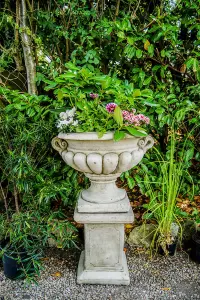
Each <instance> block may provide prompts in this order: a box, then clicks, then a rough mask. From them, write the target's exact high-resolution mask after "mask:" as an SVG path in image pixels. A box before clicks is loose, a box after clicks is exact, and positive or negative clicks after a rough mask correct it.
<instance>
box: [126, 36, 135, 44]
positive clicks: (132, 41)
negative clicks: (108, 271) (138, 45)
mask: <svg viewBox="0 0 200 300" xmlns="http://www.w3.org/2000/svg"><path fill="white" fill-rule="evenodd" d="M127 42H128V43H129V45H133V44H134V38H133V37H127Z"/></svg>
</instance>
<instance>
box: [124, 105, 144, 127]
mask: <svg viewBox="0 0 200 300" xmlns="http://www.w3.org/2000/svg"><path fill="white" fill-rule="evenodd" d="M132 111H133V112H129V111H127V110H123V111H122V115H123V119H124V120H125V121H128V123H129V124H134V125H135V126H140V125H142V124H149V123H150V119H149V118H148V117H145V116H144V115H142V114H139V115H135V114H134V113H135V109H133V110H132ZM126 124H127V123H126Z"/></svg>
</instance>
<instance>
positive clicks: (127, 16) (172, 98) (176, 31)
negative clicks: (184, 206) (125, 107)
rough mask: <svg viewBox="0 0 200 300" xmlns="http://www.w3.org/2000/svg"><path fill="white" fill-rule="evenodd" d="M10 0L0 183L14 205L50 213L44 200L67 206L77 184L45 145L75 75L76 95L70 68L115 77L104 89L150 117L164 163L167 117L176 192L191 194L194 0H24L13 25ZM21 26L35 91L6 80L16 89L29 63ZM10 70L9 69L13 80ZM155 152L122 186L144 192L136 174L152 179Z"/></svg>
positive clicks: (195, 120) (198, 35)
mask: <svg viewBox="0 0 200 300" xmlns="http://www.w3.org/2000/svg"><path fill="white" fill-rule="evenodd" d="M16 3H19V1H13V0H7V1H2V3H1V4H0V18H1V20H2V21H1V23H0V39H1V40H2V45H1V47H0V65H1V71H2V75H1V76H0V77H1V80H2V82H3V84H2V88H1V89H0V107H1V115H0V122H1V127H0V149H1V156H0V182H1V190H2V191H3V194H4V195H6V199H7V200H8V202H9V201H14V199H15V200H16V199H18V200H19V204H20V205H21V207H24V209H26V207H29V209H30V207H32V205H33V203H37V205H39V206H41V205H43V204H44V203H46V204H45V205H46V206H45V207H46V208H45V209H46V210H47V211H48V213H50V208H51V206H50V203H53V202H55V201H57V200H58V201H59V200H60V199H62V201H63V203H65V204H66V205H69V204H73V203H74V199H75V198H76V195H77V193H78V192H79V190H80V188H81V185H80V182H82V178H78V175H77V173H76V172H75V171H73V170H72V169H70V168H69V167H68V166H66V165H64V164H63V163H62V162H61V160H60V158H59V157H58V156H57V154H54V152H53V150H52V149H51V145H50V140H51V138H52V137H53V136H55V132H56V129H55V120H56V116H57V115H58V113H59V112H60V111H62V109H63V107H65V108H67V107H68V102H69V100H70V97H72V102H73V101H76V99H75V98H76V96H77V97H79V98H81V96H82V92H83V90H84V89H87V88H88V87H87V86H84V87H81V83H80V81H79V85H78V87H79V88H80V89H77V94H76V95H75V94H73V95H72V93H71V94H70V93H69V90H70V91H72V88H71V87H72V85H75V83H74V82H73V78H72V80H70V76H69V70H70V66H71V67H72V66H75V68H76V67H77V66H78V68H79V67H81V68H84V69H88V70H90V71H91V72H92V73H95V74H98V73H100V72H101V73H104V74H105V75H109V76H111V77H112V78H116V77H118V78H120V80H121V83H120V86H119V87H118V86H117V83H116V82H115V86H112V88H111V90H112V91H111V93H110V96H113V98H116V95H117V97H120V92H121V90H123V93H125V94H126V96H127V97H129V98H133V99H134V103H133V105H134V106H136V107H135V108H136V109H137V110H142V113H144V114H146V115H147V116H148V117H150V119H151V127H150V133H151V134H152V135H153V137H154V138H155V146H156V148H157V150H158V151H160V153H161V154H162V157H163V159H164V161H169V157H170V151H171V149H170V147H171V146H170V143H169V140H170V135H171V126H172V124H174V126H175V131H176V139H177V142H176V147H177V148H176V151H175V159H176V161H177V162H180V161H182V162H183V164H184V168H183V179H184V180H183V183H182V185H181V190H180V194H181V196H182V197H188V196H189V198H190V200H191V201H192V199H193V194H195V195H198V194H199V183H200V178H199V173H200V172H199V171H200V169H199V165H200V164H199V162H200V151H199V150H200V148H199V144H200V143H199V141H200V137H199V122H200V113H199V109H200V105H199V103H200V101H199V100H200V97H199V95H200V66H199V56H200V52H199V45H200V25H199V14H200V6H199V1H198V0H186V1H169V0H164V1H159V0H156V1H153V0H152V1H139V2H138V1H136V0H134V1H120V0H100V1H87V0H72V1H70V2H68V3H67V4H66V1H64V0H58V1H50V2H49V1H46V2H45V1H43V2H42V1H40V0H36V1H33V2H32V3H30V1H27V3H28V4H29V6H28V8H27V18H26V19H27V26H26V28H23V29H22V28H20V24H19V23H20V22H19V18H18V14H17V11H16V8H17V6H16ZM24 32H25V33H27V35H28V37H29V38H30V41H31V42H30V47H31V54H32V58H33V61H34V62H35V67H36V70H37V76H36V84H37V89H38V94H39V96H36V95H28V94H26V93H19V92H17V91H12V90H9V89H8V88H7V87H8V86H9V85H10V86H11V87H12V86H14V84H15V87H16V85H17V86H18V87H19V90H23V89H24V85H25V83H24V82H21V81H20V78H21V77H20V76H21V75H22V74H21V73H20V72H22V71H21V70H22V69H26V72H27V73H29V71H30V68H28V67H27V65H26V66H25V64H24V59H25V56H24V54H23V43H22V34H23V33H24ZM13 69H17V70H18V71H19V73H18V74H19V75H20V76H17V79H15V77H14V76H15V74H14V75H13V73H12V71H13ZM63 73H64V74H65V75H61V77H62V76H68V78H67V79H66V78H65V77H63V80H62V81H61V82H60V83H59V84H58V82H56V81H55V78H61V77H59V76H60V74H63ZM66 74H68V75H66ZM24 76H25V75H24ZM10 78H11V79H10ZM105 78H106V76H105ZM65 79H66V80H65ZM77 80H78V79H77ZM32 84H34V82H32ZM76 84H77V82H76ZM3 86H4V87H3ZM116 86H117V88H116ZM89 88H91V86H90V87H89ZM73 90H74V89H73ZM53 91H54V92H53ZM98 92H100V91H99V90H98ZM69 95H70V96H69ZM79 100H80V99H79ZM124 100H125V99H120V101H121V102H123V101H124ZM183 145H184V156H185V157H182V156H183V152H182V150H181V149H183ZM156 160H157V158H156V155H155V152H154V151H151V152H149V153H147V154H146V156H145V158H144V159H143V161H142V163H141V164H140V165H139V166H137V167H136V168H135V169H133V170H132V171H131V172H126V173H125V174H123V175H122V179H123V180H125V182H127V183H128V185H129V188H130V189H131V190H132V189H133V187H134V186H135V185H139V187H140V189H141V191H142V192H143V193H146V189H145V186H144V184H143V182H142V181H143V179H144V177H145V174H146V173H148V175H149V177H150V180H151V181H153V182H159V180H160V172H159V166H158V165H157V164H156ZM188 174H190V175H191V177H192V180H191V177H190V176H189V175H188ZM13 203H14V202H13ZM52 205H53V204H52ZM33 209H36V208H35V207H34V208H33ZM196 211H197V212H196V214H198V213H199V212H198V210H196Z"/></svg>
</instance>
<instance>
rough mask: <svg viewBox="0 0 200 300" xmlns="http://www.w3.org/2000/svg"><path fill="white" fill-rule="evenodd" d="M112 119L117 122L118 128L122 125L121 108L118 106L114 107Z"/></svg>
mask: <svg viewBox="0 0 200 300" xmlns="http://www.w3.org/2000/svg"><path fill="white" fill-rule="evenodd" d="M113 118H114V119H115V121H116V122H117V124H118V125H119V126H122V124H123V116H122V111H121V108H120V107H119V106H116V107H115V110H114V114H113Z"/></svg>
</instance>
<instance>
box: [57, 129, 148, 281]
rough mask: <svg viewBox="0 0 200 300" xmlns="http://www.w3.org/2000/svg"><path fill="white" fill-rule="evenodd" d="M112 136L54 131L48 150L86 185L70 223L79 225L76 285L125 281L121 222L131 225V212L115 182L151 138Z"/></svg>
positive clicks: (124, 194)
mask: <svg viewBox="0 0 200 300" xmlns="http://www.w3.org/2000/svg"><path fill="white" fill-rule="evenodd" d="M113 135H114V133H113V132H108V133H106V134H105V135H103V137H101V138H98V135H97V133H95V132H91V133H89V132H88V133H87V132H86V133H70V134H64V133H60V134H59V135H58V136H57V137H55V138H54V139H53V140H52V146H53V148H54V149H56V150H57V151H58V152H59V153H60V155H61V156H62V158H63V160H64V161H65V163H67V164H68V165H70V166H71V167H72V168H74V169H76V170H78V171H80V172H83V173H84V174H85V176H87V177H88V178H89V180H90V182H91V185H90V187H89V188H88V189H87V190H83V191H82V192H81V194H80V195H79V199H78V203H77V206H76V208H75V213H74V219H75V221H77V222H79V223H84V230H85V250H84V251H83V252H82V254H81V257H80V261H79V267H78V276H77V281H78V283H81V284H82V283H89V284H124V285H127V284H129V283H130V278H129V272H128V267H127V262H126V256H125V253H124V251H123V248H124V224H125V223H132V222H133V220H134V218H133V212H132V209H131V207H130V202H129V199H128V197H127V194H126V191H125V190H123V189H119V188H117V186H116V184H115V181H116V179H117V177H119V176H120V174H121V173H122V172H125V171H128V170H129V169H131V168H132V167H134V166H136V165H137V164H138V163H139V162H140V161H141V160H142V158H143V156H144V154H145V153H146V151H147V150H148V149H149V148H151V147H152V146H153V139H152V137H151V136H146V137H134V136H130V135H126V137H125V138H124V139H122V140H120V141H118V142H115V141H114V140H113Z"/></svg>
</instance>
